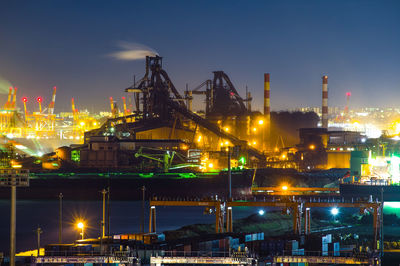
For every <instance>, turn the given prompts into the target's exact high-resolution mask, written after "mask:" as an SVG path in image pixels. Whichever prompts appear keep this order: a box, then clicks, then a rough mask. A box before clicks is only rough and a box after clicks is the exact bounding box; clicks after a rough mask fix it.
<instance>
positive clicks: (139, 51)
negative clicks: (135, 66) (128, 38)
mask: <svg viewBox="0 0 400 266" xmlns="http://www.w3.org/2000/svg"><path fill="white" fill-rule="evenodd" d="M118 46H119V48H120V49H121V51H118V52H115V53H112V54H110V56H111V57H112V58H114V59H117V60H124V61H130V60H140V59H145V58H146V56H156V55H158V53H157V52H156V51H155V50H153V49H151V48H150V47H147V46H145V45H143V44H138V43H128V42H121V43H119V44H118Z"/></svg>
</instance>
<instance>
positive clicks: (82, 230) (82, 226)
mask: <svg viewBox="0 0 400 266" xmlns="http://www.w3.org/2000/svg"><path fill="white" fill-rule="evenodd" d="M77 227H78V228H79V229H81V232H80V235H81V236H82V240H83V239H84V229H85V225H84V224H83V223H82V222H79V223H78V224H77Z"/></svg>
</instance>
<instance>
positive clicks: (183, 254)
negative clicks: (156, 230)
mask: <svg viewBox="0 0 400 266" xmlns="http://www.w3.org/2000/svg"><path fill="white" fill-rule="evenodd" d="M154 255H155V256H160V257H224V258H225V257H232V256H231V254H230V253H229V252H223V251H221V252H219V251H174V250H169V251H165V250H161V251H159V252H155V254H154Z"/></svg>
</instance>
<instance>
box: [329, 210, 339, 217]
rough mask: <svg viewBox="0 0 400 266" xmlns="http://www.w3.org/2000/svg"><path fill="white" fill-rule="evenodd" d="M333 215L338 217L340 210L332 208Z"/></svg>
mask: <svg viewBox="0 0 400 266" xmlns="http://www.w3.org/2000/svg"><path fill="white" fill-rule="evenodd" d="M331 214H332V215H333V216H336V215H338V214H339V209H338V208H332V209H331Z"/></svg>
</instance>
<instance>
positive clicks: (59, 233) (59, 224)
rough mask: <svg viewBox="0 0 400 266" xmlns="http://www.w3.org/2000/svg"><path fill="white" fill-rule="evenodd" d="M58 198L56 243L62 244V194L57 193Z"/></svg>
mask: <svg viewBox="0 0 400 266" xmlns="http://www.w3.org/2000/svg"><path fill="white" fill-rule="evenodd" d="M58 199H59V206H58V209H59V216H58V243H59V244H62V211H63V202H62V200H63V194H62V193H60V194H58Z"/></svg>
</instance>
